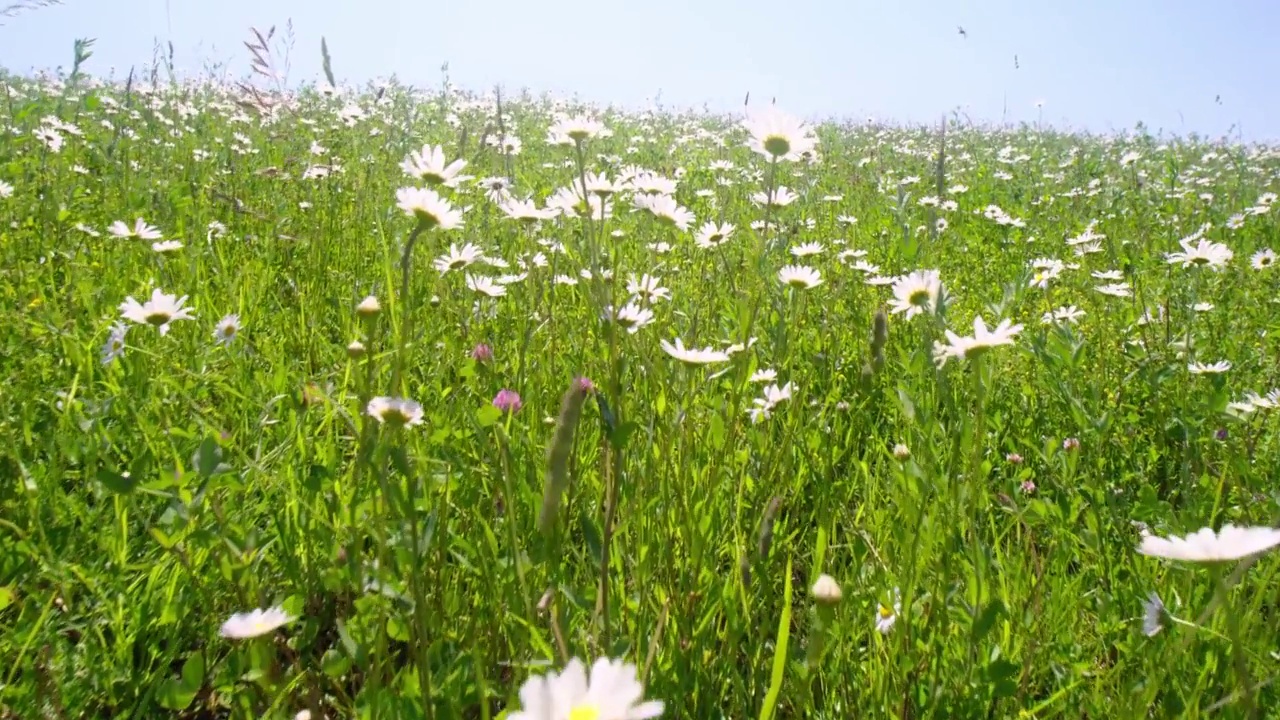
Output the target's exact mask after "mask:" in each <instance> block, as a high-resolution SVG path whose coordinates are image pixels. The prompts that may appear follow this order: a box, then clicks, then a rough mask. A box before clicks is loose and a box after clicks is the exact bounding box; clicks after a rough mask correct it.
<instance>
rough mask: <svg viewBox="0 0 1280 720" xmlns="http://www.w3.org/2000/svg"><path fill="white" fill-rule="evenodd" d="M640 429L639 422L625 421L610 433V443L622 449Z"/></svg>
mask: <svg viewBox="0 0 1280 720" xmlns="http://www.w3.org/2000/svg"><path fill="white" fill-rule="evenodd" d="M639 429H640V425H639V423H634V422H624V423H622V424H621V425H619V426H618V427H617V428H616V429H615V430H614V431H613V432H612V433H611V434H610V435H609V444H610V445H613V446H614V447H615V448H617V449H618V450H622V449H624V448H625V447H626V446H627V441H628V440H630V439H631V435H632V434H633V433H634V432H635V431H636V430H639Z"/></svg>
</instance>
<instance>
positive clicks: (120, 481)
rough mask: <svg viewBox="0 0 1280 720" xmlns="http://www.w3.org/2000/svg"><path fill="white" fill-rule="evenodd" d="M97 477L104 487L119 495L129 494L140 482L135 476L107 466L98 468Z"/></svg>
mask: <svg viewBox="0 0 1280 720" xmlns="http://www.w3.org/2000/svg"><path fill="white" fill-rule="evenodd" d="M97 478H98V482H100V483H102V486H103V487H105V488H106V489H108V490H110V491H111V492H113V493H117V494H119V495H128V494H129V493H131V492H133V489H134V488H136V487H137V486H138V482H137V481H136V480H134V479H133V477H131V476H129V475H127V474H126V475H122V474H120V473H117V472H114V471H111V470H108V469H106V468H98V472H97Z"/></svg>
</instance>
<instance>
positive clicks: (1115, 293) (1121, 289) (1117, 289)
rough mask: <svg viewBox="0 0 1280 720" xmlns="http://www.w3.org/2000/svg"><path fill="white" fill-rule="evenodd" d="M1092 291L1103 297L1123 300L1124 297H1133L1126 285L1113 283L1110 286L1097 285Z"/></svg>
mask: <svg viewBox="0 0 1280 720" xmlns="http://www.w3.org/2000/svg"><path fill="white" fill-rule="evenodd" d="M1094 290H1097V291H1098V292H1100V293H1102V294H1103V295H1110V296H1112V297H1122V298H1124V297H1132V296H1133V291H1132V290H1130V289H1129V284H1128V283H1114V284H1111V285H1099V286H1098V287H1095V288H1094Z"/></svg>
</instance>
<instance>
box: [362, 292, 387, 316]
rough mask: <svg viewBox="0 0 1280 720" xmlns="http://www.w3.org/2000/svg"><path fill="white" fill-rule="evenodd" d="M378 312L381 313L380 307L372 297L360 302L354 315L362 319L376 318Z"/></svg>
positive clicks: (376, 299)
mask: <svg viewBox="0 0 1280 720" xmlns="http://www.w3.org/2000/svg"><path fill="white" fill-rule="evenodd" d="M380 312H382V305H379V304H378V298H376V297H374V296H372V295H370V296H368V297H366V298H365V299H364V300H361V301H360V304H359V305H357V306H356V314H357V315H359V316H360V317H363V318H371V317H377V315H378V313H380Z"/></svg>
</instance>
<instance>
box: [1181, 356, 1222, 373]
mask: <svg viewBox="0 0 1280 720" xmlns="http://www.w3.org/2000/svg"><path fill="white" fill-rule="evenodd" d="M1230 369H1231V361H1230V360H1219V361H1218V362H1215V363H1202V362H1193V363H1188V364H1187V371H1188V372H1190V373H1191V374H1192V375H1220V374H1222V373H1224V372H1226V371H1228V370H1230Z"/></svg>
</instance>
